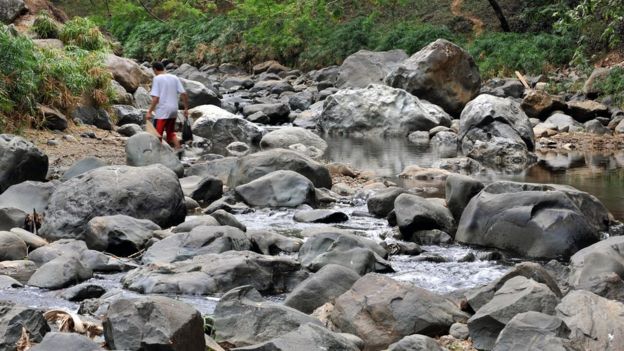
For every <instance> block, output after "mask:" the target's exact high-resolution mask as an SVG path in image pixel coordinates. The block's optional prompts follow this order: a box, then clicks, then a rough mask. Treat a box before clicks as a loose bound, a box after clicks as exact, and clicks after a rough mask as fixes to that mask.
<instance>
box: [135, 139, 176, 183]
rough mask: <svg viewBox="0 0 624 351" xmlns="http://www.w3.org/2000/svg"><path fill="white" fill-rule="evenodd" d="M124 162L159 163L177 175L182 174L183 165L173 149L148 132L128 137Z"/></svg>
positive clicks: (145, 164)
mask: <svg viewBox="0 0 624 351" xmlns="http://www.w3.org/2000/svg"><path fill="white" fill-rule="evenodd" d="M126 163H127V164H128V166H134V167H143V166H149V165H153V164H161V165H163V166H165V167H167V168H169V169H170V170H172V171H174V172H175V174H176V175H177V176H178V177H182V176H183V175H184V166H183V165H182V163H181V162H180V160H179V159H178V157H177V156H176V155H175V154H174V152H173V149H172V148H170V147H169V146H168V145H164V144H163V143H162V142H161V141H160V140H159V139H158V138H157V137H155V136H153V135H152V134H149V133H139V134H136V135H134V136H132V137H130V139H128V141H127V142H126Z"/></svg>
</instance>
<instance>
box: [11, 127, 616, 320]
mask: <svg viewBox="0 0 624 351" xmlns="http://www.w3.org/2000/svg"><path fill="white" fill-rule="evenodd" d="M327 142H328V145H329V149H328V152H327V154H326V156H325V158H326V160H327V161H331V162H343V163H347V164H350V165H351V166H352V167H353V168H355V169H359V170H367V171H373V172H374V173H376V175H378V176H382V177H385V178H388V179H389V180H393V181H396V182H399V183H401V180H400V179H398V178H397V175H398V174H399V173H400V172H401V171H402V170H403V169H404V168H405V167H406V166H409V165H418V166H421V167H428V166H430V165H431V164H432V163H433V162H434V161H435V160H437V159H438V156H437V155H436V154H435V153H433V152H431V151H430V150H428V149H423V148H420V147H417V146H414V145H412V144H410V143H409V142H408V141H406V140H403V139H347V138H338V137H336V138H328V139H327ZM538 156H539V158H540V162H539V163H538V164H537V165H535V166H533V167H531V168H529V169H527V170H525V171H524V172H522V173H521V174H515V175H509V174H494V173H488V174H487V175H484V176H481V177H482V178H483V180H484V181H492V180H497V179H508V180H516V181H526V182H539V183H557V184H568V185H571V186H574V187H576V188H578V189H581V190H584V191H587V192H589V193H591V194H593V195H595V196H597V197H598V198H599V199H600V200H601V201H602V202H603V203H604V204H605V205H606V206H607V208H608V209H609V210H610V211H611V212H612V213H613V214H614V216H615V217H616V218H618V219H620V220H622V219H624V187H622V184H624V168H623V167H624V151H620V152H619V153H616V154H606V155H603V154H588V153H586V154H583V153H579V152H570V153H567V154H557V153H542V154H538ZM333 208H334V209H336V210H340V211H343V212H345V213H346V214H348V215H349V221H348V222H346V223H342V224H341V225H339V226H338V227H340V228H345V229H351V230H355V231H357V232H358V233H359V234H360V235H363V236H366V237H368V238H371V239H373V240H377V241H381V240H382V238H386V239H385V240H386V241H388V242H392V241H393V240H394V239H391V235H389V234H391V232H392V228H391V227H389V226H388V224H387V221H386V220H384V219H377V218H371V217H368V216H363V215H361V214H360V213H363V212H367V209H366V206H365V201H364V198H363V197H358V196H356V198H355V200H354V201H353V202H352V203H337V204H336V205H334V207H333ZM294 212H295V211H294V210H275V209H260V210H256V211H254V212H252V213H248V214H243V215H237V218H238V219H239V220H240V221H241V222H242V223H244V224H245V225H246V226H247V227H248V228H249V229H271V230H275V231H277V232H279V233H282V234H285V235H294V236H301V232H302V231H304V230H305V229H308V228H311V227H319V226H321V225H319V224H302V223H297V222H295V221H294V220H293V214H294ZM423 249H424V250H426V251H427V252H428V253H427V254H433V255H437V256H441V257H443V258H444V261H445V262H442V263H434V262H423V261H419V260H418V259H417V256H416V257H414V256H405V255H398V256H392V257H391V258H390V262H391V264H392V266H393V268H394V269H395V271H396V272H395V273H391V274H390V276H391V277H393V278H395V279H397V280H401V281H408V282H411V283H413V284H415V285H417V286H420V287H422V288H426V289H428V290H431V291H435V292H438V293H449V292H452V291H455V290H458V289H467V288H472V287H476V286H480V285H484V284H487V283H489V282H491V281H492V280H494V279H496V278H497V277H499V276H501V275H502V274H504V272H505V271H506V270H507V269H508V267H507V266H504V265H502V264H499V263H497V262H496V261H487V260H480V259H477V260H475V261H474V262H459V261H460V259H461V258H462V257H464V256H466V255H467V254H468V253H470V252H472V253H474V254H475V255H476V256H477V257H479V254H480V253H482V252H484V251H482V250H477V249H474V248H469V247H465V246H460V245H451V246H446V247H441V246H423ZM122 276H123V274H114V275H97V276H96V277H94V278H92V279H91V280H89V281H88V283H93V284H97V285H100V286H102V287H104V288H106V289H107V291H108V293H107V296H111V295H113V296H127V297H131V296H136V295H137V294H136V293H133V292H130V291H127V290H123V289H122V287H121V283H120V282H119V280H120V279H121V277H122ZM62 292H63V291H62V290H61V291H44V290H41V289H37V288H22V289H6V290H2V291H0V300H2V299H8V300H13V301H16V302H18V303H20V304H23V305H27V306H32V307H40V308H46V309H50V308H65V309H70V310H74V311H75V310H77V308H78V304H76V303H72V302H68V301H66V300H64V299H63V298H61V297H60V294H62ZM177 298H179V299H181V300H183V301H186V302H188V303H190V304H192V305H194V306H195V307H196V308H197V309H198V310H199V311H200V312H202V313H205V314H210V313H212V312H213V310H214V307H215V306H216V303H217V301H218V299H216V298H211V297H199V296H197V297H196V296H178V297H177ZM283 298H284V296H274V297H270V299H271V300H274V301H282V300H283Z"/></svg>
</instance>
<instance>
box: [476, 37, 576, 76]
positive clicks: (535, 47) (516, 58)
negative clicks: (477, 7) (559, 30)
mask: <svg viewBox="0 0 624 351" xmlns="http://www.w3.org/2000/svg"><path fill="white" fill-rule="evenodd" d="M468 50H469V51H470V53H471V54H472V55H473V57H474V58H475V60H476V61H477V64H478V65H479V69H480V71H481V75H482V76H484V77H486V78H489V77H494V76H512V75H513V72H514V71H516V70H517V71H521V72H524V73H527V74H541V73H546V72H548V71H549V70H550V69H551V68H553V67H556V66H562V65H566V64H568V63H569V62H570V60H571V59H572V56H573V54H574V42H573V41H572V40H571V39H570V38H568V37H563V36H557V35H552V34H519V33H488V34H485V35H483V36H481V37H479V38H477V39H475V40H474V41H473V42H472V43H471V44H470V45H468Z"/></svg>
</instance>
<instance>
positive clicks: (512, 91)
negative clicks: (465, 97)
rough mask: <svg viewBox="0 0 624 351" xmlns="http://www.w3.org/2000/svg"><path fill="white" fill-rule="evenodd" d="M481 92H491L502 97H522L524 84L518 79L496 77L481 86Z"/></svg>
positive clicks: (490, 93)
mask: <svg viewBox="0 0 624 351" xmlns="http://www.w3.org/2000/svg"><path fill="white" fill-rule="evenodd" d="M480 93H481V94H489V95H494V96H498V97H502V98H506V97H511V98H516V99H522V96H523V95H524V85H522V83H521V82H520V81H519V80H517V79H509V78H494V79H490V80H488V81H487V82H485V83H484V84H483V86H481V91H480Z"/></svg>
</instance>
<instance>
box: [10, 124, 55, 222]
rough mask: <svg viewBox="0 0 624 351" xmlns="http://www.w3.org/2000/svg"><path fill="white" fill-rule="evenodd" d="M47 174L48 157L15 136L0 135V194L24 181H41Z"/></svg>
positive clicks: (29, 143)
mask: <svg viewBox="0 0 624 351" xmlns="http://www.w3.org/2000/svg"><path fill="white" fill-rule="evenodd" d="M47 174H48V156H46V155H45V154H44V153H43V152H41V150H39V149H38V148H37V147H36V146H35V145H34V144H32V143H31V142H29V141H26V140H25V139H23V138H22V137H19V136H16V135H11V134H0V193H3V192H4V191H5V190H6V189H7V188H8V187H10V186H11V185H14V184H18V183H21V182H23V181H26V180H36V181H43V180H45V178H46V175H47ZM29 211H30V210H29Z"/></svg>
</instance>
